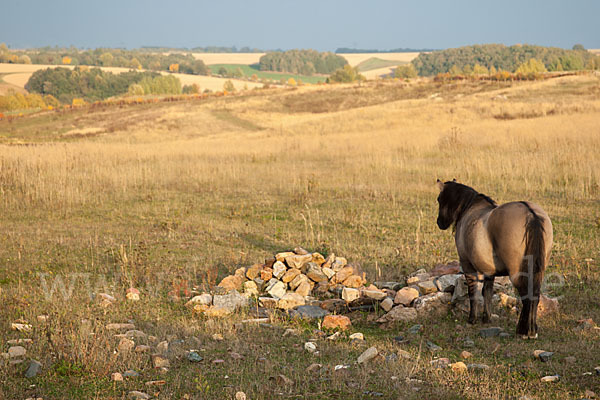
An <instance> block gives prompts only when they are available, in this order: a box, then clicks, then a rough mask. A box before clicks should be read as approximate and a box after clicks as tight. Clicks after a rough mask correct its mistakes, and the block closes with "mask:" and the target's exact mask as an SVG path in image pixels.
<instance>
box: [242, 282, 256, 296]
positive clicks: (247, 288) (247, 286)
mask: <svg viewBox="0 0 600 400" xmlns="http://www.w3.org/2000/svg"><path fill="white" fill-rule="evenodd" d="M242 288H243V290H244V293H246V294H249V295H250V296H258V295H259V292H258V285H257V284H256V282H254V281H246V282H244V283H243V284H242Z"/></svg>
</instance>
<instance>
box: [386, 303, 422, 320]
mask: <svg viewBox="0 0 600 400" xmlns="http://www.w3.org/2000/svg"><path fill="white" fill-rule="evenodd" d="M415 319H417V311H416V310H415V309H414V308H410V307H404V306H396V307H394V308H392V309H391V311H390V312H388V313H387V314H384V315H383V316H382V317H381V318H379V319H378V320H377V322H379V323H386V322H396V321H402V322H409V321H414V320H415Z"/></svg>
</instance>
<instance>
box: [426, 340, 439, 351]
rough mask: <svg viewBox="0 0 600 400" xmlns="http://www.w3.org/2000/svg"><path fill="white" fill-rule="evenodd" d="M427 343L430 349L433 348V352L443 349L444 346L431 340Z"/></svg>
mask: <svg viewBox="0 0 600 400" xmlns="http://www.w3.org/2000/svg"><path fill="white" fill-rule="evenodd" d="M426 344H427V348H428V349H429V350H431V351H432V352H436V351H440V350H442V348H441V347H440V346H438V345H437V344H435V343H433V342H430V341H429V340H428V341H427V342H426Z"/></svg>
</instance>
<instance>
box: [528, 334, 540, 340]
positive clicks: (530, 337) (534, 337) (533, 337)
mask: <svg viewBox="0 0 600 400" xmlns="http://www.w3.org/2000/svg"><path fill="white" fill-rule="evenodd" d="M537 338H538V334H537V333H536V334H535V335H533V336H531V335H529V339H537Z"/></svg>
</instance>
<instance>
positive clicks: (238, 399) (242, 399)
mask: <svg viewBox="0 0 600 400" xmlns="http://www.w3.org/2000/svg"><path fill="white" fill-rule="evenodd" d="M235 400H246V393H244V392H236V393H235Z"/></svg>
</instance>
